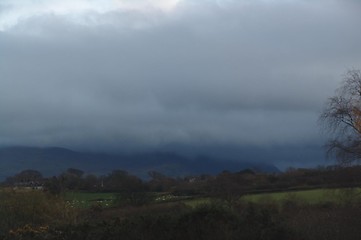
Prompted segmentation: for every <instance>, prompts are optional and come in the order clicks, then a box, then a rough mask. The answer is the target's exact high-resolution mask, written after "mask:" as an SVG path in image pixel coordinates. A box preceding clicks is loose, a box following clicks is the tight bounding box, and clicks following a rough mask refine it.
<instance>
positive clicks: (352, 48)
mask: <svg viewBox="0 0 361 240" xmlns="http://www.w3.org/2000/svg"><path fill="white" fill-rule="evenodd" d="M360 11H361V3H360V2H359V1H337V0H327V1H326V0H315V1H307V0H296V1H286V0H282V1H275V0H274V1H272V0H268V1H266V0H255V1H249V0H241V1H240V0H238V1H233V0H223V1H221V0H218V1H216V0H208V1H192V0H172V1H165V0H164V1H162V0H154V1H152V0H148V1H146V0H138V1H134V0H133V1H130V0H127V1H122V0H118V1H116V0H114V1H108V2H106V3H104V2H102V3H100V2H99V1H86V0H76V1H64V0H62V1H60V0H52V1H49V0H47V1H45V0H43V1H27V3H26V4H24V2H23V1H14V0H12V1H10V0H8V1H7V0H6V1H2V2H1V3H0V53H1V54H0V122H1V125H0V144H1V145H14V144H16V145H41V146H50V145H61V146H69V147H72V146H76V147H79V148H83V149H97V150H114V149H119V150H124V149H157V148H161V147H163V146H167V145H172V144H175V145H177V144H179V145H191V146H202V145H212V146H216V145H217V144H218V145H232V146H247V145H252V146H274V145H286V144H294V145H298V144H304V145H307V144H315V143H317V144H322V141H323V139H322V137H321V136H320V134H319V131H318V126H317V123H316V122H317V118H318V115H319V112H320V109H321V108H322V105H323V103H324V102H325V100H326V99H327V98H328V97H329V96H331V95H332V94H333V91H334V89H335V88H336V87H337V85H338V83H339V81H340V80H341V78H342V74H343V73H344V72H345V71H346V70H347V69H350V68H359V67H360V66H361V59H360V56H361V48H360V42H361V31H359V30H358V27H359V26H358V25H359V23H360V22H361V14H360Z"/></svg>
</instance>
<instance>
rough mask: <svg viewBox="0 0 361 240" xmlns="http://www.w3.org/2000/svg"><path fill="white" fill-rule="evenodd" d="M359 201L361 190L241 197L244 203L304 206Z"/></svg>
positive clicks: (277, 193)
mask: <svg viewBox="0 0 361 240" xmlns="http://www.w3.org/2000/svg"><path fill="white" fill-rule="evenodd" d="M360 200H361V188H345V189H313V190H302V191H289V192H276V193H262V194H251V195H246V196H243V197H242V201H246V202H268V201H273V202H276V203H277V202H284V201H298V202H302V203H306V204H322V203H327V202H331V203H343V202H350V201H360Z"/></svg>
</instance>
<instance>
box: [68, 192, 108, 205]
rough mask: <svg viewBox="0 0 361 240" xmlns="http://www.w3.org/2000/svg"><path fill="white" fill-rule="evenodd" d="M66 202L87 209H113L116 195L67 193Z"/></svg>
mask: <svg viewBox="0 0 361 240" xmlns="http://www.w3.org/2000/svg"><path fill="white" fill-rule="evenodd" d="M65 200H66V201H67V202H69V203H70V204H71V205H72V206H74V207H80V208H87V207H90V206H92V205H100V206H102V207H111V206H112V205H113V202H114V200H115V193H91V192H67V193H65Z"/></svg>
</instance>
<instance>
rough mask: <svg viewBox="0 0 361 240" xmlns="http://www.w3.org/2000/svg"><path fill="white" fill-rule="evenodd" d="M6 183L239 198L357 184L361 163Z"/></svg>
mask: <svg viewBox="0 0 361 240" xmlns="http://www.w3.org/2000/svg"><path fill="white" fill-rule="evenodd" d="M3 185H4V186H11V187H32V188H42V189H43V190H44V191H47V192H50V193H52V194H54V195H57V194H60V193H62V192H65V191H88V192H169V193H173V194H174V195H187V196H189V195H197V196H199V195H204V196H223V197H226V198H232V197H239V196H240V195H242V194H247V193H257V192H271V191H283V190H284V191H288V190H293V189H295V190H296V189H307V188H316V187H317V188H318V187H325V188H332V187H353V186H359V185H361V166H358V165H357V166H349V167H341V166H329V167H318V168H314V169H305V168H298V169H295V168H289V169H288V170H287V171H285V172H283V173H278V174H269V173H261V172H256V171H253V170H251V169H246V170H242V171H238V172H229V171H223V172H221V173H219V174H218V175H216V176H212V175H206V174H204V175H199V176H187V177H182V178H180V177H178V178H173V177H169V176H165V175H163V174H162V173H159V172H155V171H151V172H149V179H148V180H142V179H140V178H139V177H137V176H135V175H132V174H130V173H128V172H127V171H124V170H114V171H112V172H111V173H109V174H107V175H103V176H96V175H93V174H85V173H84V172H83V171H82V170H79V169H74V168H69V169H67V170H66V171H65V172H63V173H61V174H59V175H58V176H53V177H50V178H44V177H43V176H42V174H41V173H40V172H38V171H36V170H24V171H22V172H20V173H18V174H16V175H14V176H12V177H9V178H7V179H6V180H5V181H4V182H3Z"/></svg>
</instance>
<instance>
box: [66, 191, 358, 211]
mask: <svg viewBox="0 0 361 240" xmlns="http://www.w3.org/2000/svg"><path fill="white" fill-rule="evenodd" d="M155 196H156V195H155ZM115 198H116V193H90V192H67V193H66V194H65V199H66V200H67V201H68V202H69V203H70V204H71V205H72V206H74V207H80V208H87V207H90V206H92V205H96V204H99V205H101V206H102V207H112V206H114V200H115ZM210 200H211V199H210V198H191V199H184V197H179V198H178V197H175V196H173V195H171V194H159V196H156V197H155V199H154V202H155V203H162V202H170V201H171V202H176V201H181V202H183V203H184V204H186V205H187V206H190V207H196V206H198V205H201V204H206V203H208V202H209V201H210ZM241 201H244V202H254V203H262V202H265V203H267V202H274V203H283V202H285V201H293V202H299V203H305V204H322V203H344V202H346V203H347V202H351V201H361V188H348V189H314V190H301V191H289V192H275V193H261V194H250V195H245V196H243V197H241Z"/></svg>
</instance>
